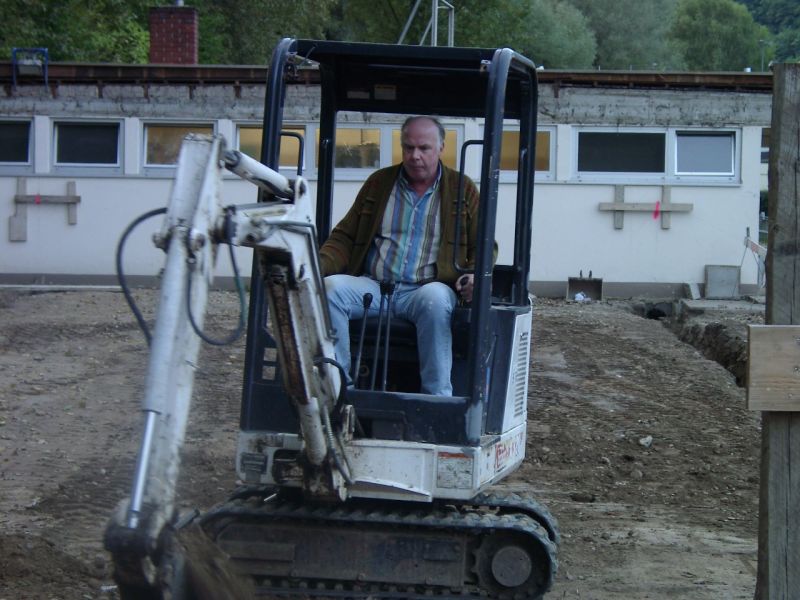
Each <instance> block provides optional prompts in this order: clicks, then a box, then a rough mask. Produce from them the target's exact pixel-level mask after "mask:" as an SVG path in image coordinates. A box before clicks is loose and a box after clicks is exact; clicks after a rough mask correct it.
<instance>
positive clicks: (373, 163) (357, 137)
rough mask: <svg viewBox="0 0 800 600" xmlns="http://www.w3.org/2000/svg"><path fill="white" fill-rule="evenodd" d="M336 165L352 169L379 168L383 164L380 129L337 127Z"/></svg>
mask: <svg viewBox="0 0 800 600" xmlns="http://www.w3.org/2000/svg"><path fill="white" fill-rule="evenodd" d="M333 160H334V166H335V167H337V168H350V169H377V168H378V167H380V166H381V130H380V129H350V128H348V129H344V128H341V127H340V128H337V129H336V150H335V151H334V159H333Z"/></svg>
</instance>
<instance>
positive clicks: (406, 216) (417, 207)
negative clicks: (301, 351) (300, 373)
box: [320, 116, 479, 396]
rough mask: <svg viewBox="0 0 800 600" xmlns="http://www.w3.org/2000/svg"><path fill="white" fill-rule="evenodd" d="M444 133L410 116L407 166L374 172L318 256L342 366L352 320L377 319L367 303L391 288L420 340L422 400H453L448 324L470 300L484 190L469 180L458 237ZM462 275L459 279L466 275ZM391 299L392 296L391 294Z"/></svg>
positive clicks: (454, 176)
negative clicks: (463, 271) (457, 266)
mask: <svg viewBox="0 0 800 600" xmlns="http://www.w3.org/2000/svg"><path fill="white" fill-rule="evenodd" d="M444 134H445V132H444V127H443V126H442V124H441V123H440V122H439V121H438V120H437V119H435V118H433V117H428V116H414V117H409V118H408V119H406V121H405V122H404V123H403V126H402V128H401V136H400V140H401V145H402V156H403V160H402V164H399V165H394V166H391V167H387V168H384V169H380V170H378V171H376V172H375V173H373V174H372V175H371V176H370V177H369V178H368V179H367V181H366V182H364V185H363V186H362V187H361V190H360V191H359V193H358V196H357V197H356V200H355V202H354V203H353V206H352V207H351V208H350V210H349V212H348V213H347V215H345V217H344V218H343V219H342V220H341V221H340V222H339V224H338V225H337V226H336V227H335V228H334V229H333V231H332V232H331V235H330V237H329V238H328V240H327V241H326V242H325V244H324V245H323V246H322V248H321V249H320V256H321V266H322V271H323V274H324V275H327V277H326V279H325V287H326V290H327V295H328V301H329V306H330V315H331V322H332V325H333V326H334V328H335V329H336V332H337V341H336V346H335V350H336V359H337V361H338V362H339V363H340V364H341V365H345V367H347V368H349V366H350V336H349V329H348V321H349V320H351V319H360V318H362V317H363V316H364V313H365V311H366V313H367V316H374V315H377V314H378V312H379V310H380V308H379V306H378V303H377V302H372V303H371V304H370V305H369V306H368V307H367V308H366V309H365V302H364V297H365V295H366V294H370V295H371V296H372V297H373V298H378V297H380V294H381V282H387V281H388V282H391V283H392V284H394V287H393V292H392V293H393V299H392V302H391V304H390V305H389V306H390V310H391V311H392V315H391V316H392V318H396V317H397V318H402V319H406V320H408V321H410V322H412V323H413V324H414V325H415V326H416V331H417V348H418V354H419V359H420V380H421V385H422V390H421V391H422V392H423V393H426V394H435V395H441V396H451V395H452V393H453V386H452V383H451V379H450V372H451V368H452V363H453V359H452V335H451V331H450V319H451V315H452V312H453V308H454V307H455V305H456V302H457V300H458V297H457V294H458V295H459V296H460V297H461V299H462V300H463V301H465V302H470V301H471V300H472V290H473V276H472V274H467V275H463V274H459V273H458V272H457V271H456V269H455V266H454V260H453V259H454V252H457V259H458V264H460V265H464V266H465V267H466V268H469V269H471V268H474V261H475V247H476V237H477V213H478V197H479V196H478V189H477V188H476V186H475V184H474V183H473V182H472V181H471V180H469V178H466V177H465V187H464V189H465V193H464V202H463V204H462V213H463V214H462V216H461V223H462V225H461V235H460V239H459V240H458V244H457V247H456V245H455V244H454V243H453V240H454V238H455V232H456V214H457V210H456V207H457V200H458V198H457V196H458V172H457V171H454V170H453V169H450V168H448V167H446V166H445V165H443V164H442V162H441V154H442V151H443V150H444ZM459 275H460V276H459ZM384 290H385V288H384Z"/></svg>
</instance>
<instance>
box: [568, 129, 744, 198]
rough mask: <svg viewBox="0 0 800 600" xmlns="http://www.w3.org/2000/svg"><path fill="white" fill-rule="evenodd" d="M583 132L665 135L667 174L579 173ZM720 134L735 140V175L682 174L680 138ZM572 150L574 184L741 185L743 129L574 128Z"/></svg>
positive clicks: (570, 180) (626, 172)
mask: <svg viewBox="0 0 800 600" xmlns="http://www.w3.org/2000/svg"><path fill="white" fill-rule="evenodd" d="M584 132H601V133H633V134H636V133H662V134H663V135H664V153H665V156H664V171H663V172H662V173H642V172H635V171H579V170H578V153H579V150H580V147H579V145H580V134H581V133H584ZM685 133H688V134H695V135H697V134H700V135H702V134H703V133H708V134H717V135H726V134H729V135H732V136H733V153H732V154H733V155H732V165H733V172H732V173H694V172H679V171H678V170H677V168H678V137H679V135H680V134H685ZM571 141H572V148H571V150H570V155H571V163H572V164H571V169H570V173H571V176H570V179H569V180H568V182H572V183H606V184H626V183H627V184H657V185H665V184H686V185H695V184H697V185H723V186H725V185H740V184H741V156H742V129H741V127H636V126H630V127H603V126H572V140H571Z"/></svg>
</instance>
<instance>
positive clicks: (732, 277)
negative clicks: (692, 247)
mask: <svg viewBox="0 0 800 600" xmlns="http://www.w3.org/2000/svg"><path fill="white" fill-rule="evenodd" d="M739 281H740V268H739V267H738V266H736V265H706V289H705V293H706V298H739V297H740V293H739Z"/></svg>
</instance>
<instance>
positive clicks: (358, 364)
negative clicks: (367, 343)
mask: <svg viewBox="0 0 800 600" xmlns="http://www.w3.org/2000/svg"><path fill="white" fill-rule="evenodd" d="M362 302H363V304H364V316H363V318H362V319H361V332H360V333H359V335H358V351H357V352H356V362H355V366H354V367H353V372H352V374H351V376H350V377H351V379H352V380H353V381H354V382H355V381H357V377H358V373H359V371H360V370H361V351H362V350H363V349H364V334H365V333H366V332H367V310H369V307H370V306H371V305H372V294H370V293H369V292H367V293H366V294H364V298H363V300H362Z"/></svg>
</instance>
